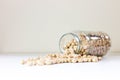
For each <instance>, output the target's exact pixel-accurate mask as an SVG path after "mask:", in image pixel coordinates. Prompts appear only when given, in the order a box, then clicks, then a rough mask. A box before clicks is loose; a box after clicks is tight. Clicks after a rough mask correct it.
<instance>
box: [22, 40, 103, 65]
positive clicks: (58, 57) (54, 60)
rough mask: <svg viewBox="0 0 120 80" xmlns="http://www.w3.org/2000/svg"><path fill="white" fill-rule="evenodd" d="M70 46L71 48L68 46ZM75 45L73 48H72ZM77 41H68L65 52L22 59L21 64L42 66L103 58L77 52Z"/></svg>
mask: <svg viewBox="0 0 120 80" xmlns="http://www.w3.org/2000/svg"><path fill="white" fill-rule="evenodd" d="M67 47H69V48H67ZM72 47H73V48H72ZM75 48H76V42H75V41H74V40H72V41H71V43H68V44H67V45H66V46H65V47H64V49H65V52H64V53H52V54H47V55H46V56H43V57H40V56H39V57H36V58H28V59H26V60H22V61H21V64H23V65H24V64H26V65H29V66H36V65H38V66H42V65H52V64H60V63H83V62H98V61H100V60H101V59H102V56H95V55H86V54H83V53H80V54H76V53H75V50H76V49H75Z"/></svg>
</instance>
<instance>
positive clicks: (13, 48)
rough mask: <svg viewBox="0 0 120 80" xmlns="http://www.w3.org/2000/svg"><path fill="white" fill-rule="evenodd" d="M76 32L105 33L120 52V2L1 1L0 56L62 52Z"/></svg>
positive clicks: (111, 0) (99, 0)
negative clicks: (63, 39)
mask: <svg viewBox="0 0 120 80" xmlns="http://www.w3.org/2000/svg"><path fill="white" fill-rule="evenodd" d="M75 30H85V31H86V30H87V31H104V32H106V33H108V34H109V35H110V36H111V39H112V48H111V51H120V0H0V52H49V51H50V52H53V51H59V48H58V41H59V38H60V36H61V35H62V34H64V33H66V32H70V31H75Z"/></svg>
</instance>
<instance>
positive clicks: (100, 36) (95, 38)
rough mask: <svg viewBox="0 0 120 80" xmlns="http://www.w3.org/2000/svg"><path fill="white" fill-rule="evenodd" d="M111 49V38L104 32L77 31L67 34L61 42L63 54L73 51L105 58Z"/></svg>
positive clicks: (60, 46)
mask: <svg viewBox="0 0 120 80" xmlns="http://www.w3.org/2000/svg"><path fill="white" fill-rule="evenodd" d="M110 47H111V41H110V37H109V36H108V35H107V34H106V33H103V32H88V31H76V32H71V33H66V34H64V35H63V36H62V37H61V38H60V41H59V48H60V51H61V52H62V53H64V52H65V51H66V50H71V49H72V50H73V51H74V52H75V53H76V54H90V55H96V56H103V55H105V54H106V53H107V52H108V50H109V49H110Z"/></svg>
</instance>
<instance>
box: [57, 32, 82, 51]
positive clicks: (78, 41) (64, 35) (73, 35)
mask: <svg viewBox="0 0 120 80" xmlns="http://www.w3.org/2000/svg"><path fill="white" fill-rule="evenodd" d="M67 35H71V36H72V37H73V39H75V40H76V41H77V43H78V45H77V50H79V49H80V45H79V44H80V41H81V40H80V38H79V37H78V36H77V35H76V34H75V33H65V34H63V35H62V36H61V38H60V40H59V50H60V52H61V53H63V52H64V49H63V47H61V41H62V39H63V38H64V37H67Z"/></svg>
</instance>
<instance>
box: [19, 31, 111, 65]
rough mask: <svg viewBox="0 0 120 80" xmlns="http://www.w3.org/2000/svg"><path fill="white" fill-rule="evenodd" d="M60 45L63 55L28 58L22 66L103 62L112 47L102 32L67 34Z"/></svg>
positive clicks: (23, 61)
mask: <svg viewBox="0 0 120 80" xmlns="http://www.w3.org/2000/svg"><path fill="white" fill-rule="evenodd" d="M68 35H69V36H68ZM67 36H68V37H69V40H65V39H68V37H67ZM70 36H71V37H70ZM76 36H77V37H76ZM63 40H64V41H63ZM66 41H67V42H66ZM59 43H60V44H59V47H60V50H61V53H51V54H47V55H45V56H38V57H35V58H28V59H25V60H22V61H21V64H23V65H29V66H43V65H53V64H61V63H85V62H98V61H100V60H102V58H103V56H104V55H105V54H106V53H107V51H108V50H109V49H110V46H111V42H110V38H109V36H108V35H107V34H106V33H102V32H81V31H80V32H74V33H72V34H71V33H67V34H65V35H63V36H62V37H61V39H60V42H59Z"/></svg>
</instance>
